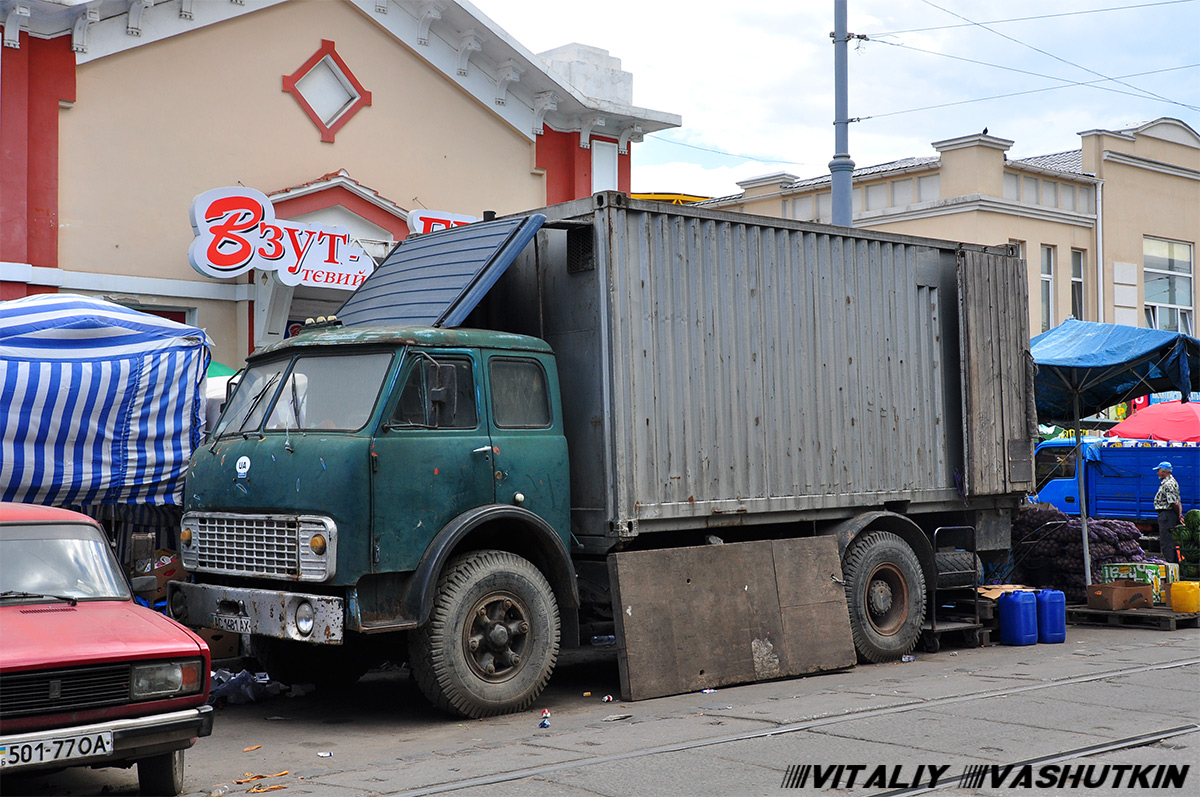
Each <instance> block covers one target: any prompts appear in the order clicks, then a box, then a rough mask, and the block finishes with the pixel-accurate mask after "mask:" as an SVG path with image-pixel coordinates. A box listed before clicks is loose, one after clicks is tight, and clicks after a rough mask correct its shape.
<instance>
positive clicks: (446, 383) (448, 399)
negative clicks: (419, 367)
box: [425, 362, 458, 426]
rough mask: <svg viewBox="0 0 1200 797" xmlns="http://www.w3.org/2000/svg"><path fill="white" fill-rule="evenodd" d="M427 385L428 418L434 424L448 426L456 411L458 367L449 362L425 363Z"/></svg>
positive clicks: (452, 420) (452, 421)
mask: <svg viewBox="0 0 1200 797" xmlns="http://www.w3.org/2000/svg"><path fill="white" fill-rule="evenodd" d="M425 384H426V385H428V386H429V392H428V395H429V419H430V420H431V421H432V422H433V425H434V426H449V425H450V424H452V423H454V415H455V413H456V412H458V369H457V368H455V367H454V366H453V365H452V364H450V363H435V362H426V363H425Z"/></svg>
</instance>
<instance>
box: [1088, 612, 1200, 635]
mask: <svg viewBox="0 0 1200 797" xmlns="http://www.w3.org/2000/svg"><path fill="white" fill-rule="evenodd" d="M1067 622H1068V623H1071V624H1072V625H1111V626H1122V625H1123V626H1137V627H1142V628H1155V629H1158V630H1159V631H1174V630H1175V629H1177V628H1196V627H1198V626H1200V614H1196V613H1192V614H1183V613H1180V612H1173V611H1171V610H1170V609H1165V608H1164V609H1159V608H1155V609H1122V610H1121V611H1116V610H1112V609H1089V608H1088V607H1087V606H1068V607H1067Z"/></svg>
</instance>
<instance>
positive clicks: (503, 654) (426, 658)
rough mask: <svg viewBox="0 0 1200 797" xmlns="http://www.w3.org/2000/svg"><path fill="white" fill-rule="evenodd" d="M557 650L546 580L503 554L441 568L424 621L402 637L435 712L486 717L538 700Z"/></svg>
mask: <svg viewBox="0 0 1200 797" xmlns="http://www.w3.org/2000/svg"><path fill="white" fill-rule="evenodd" d="M558 645H559V616H558V604H557V603H556V602H555V600H554V592H553V590H551V589H550V584H549V583H548V582H547V581H546V579H545V577H544V576H543V575H542V574H541V573H540V572H538V570H537V568H535V567H534V566H533V565H532V564H530V563H529V562H528V561H526V560H525V559H522V558H521V557H519V556H517V555H515V554H512V553H508V552H507V551H475V552H473V553H468V554H464V555H462V556H458V557H455V558H454V559H451V560H450V561H449V562H448V563H447V565H446V568H445V570H444V571H443V572H442V575H441V577H440V578H439V579H438V587H437V597H436V598H435V599H434V604H433V610H432V611H431V612H430V616H429V622H427V623H426V624H425V625H424V626H423V627H422V628H420V629H419V630H417V631H415V632H413V633H412V634H410V635H409V665H410V666H411V667H412V672H413V677H414V678H415V679H416V682H417V685H418V686H419V687H420V689H421V692H422V693H424V695H425V697H427V698H428V699H429V701H430V702H431V703H433V704H434V705H435V706H437V707H438V708H440V709H442V710H444V711H448V712H450V713H452V714H460V715H462V716H465V717H488V716H492V715H494V714H506V713H509V712H513V711H522V710H524V709H526V708H528V707H529V706H530V705H531V704H532V703H533V701H534V700H536V699H537V697H538V695H539V694H541V692H542V689H543V688H544V687H545V686H546V682H547V681H549V680H550V673H551V672H552V671H553V670H554V663H555V662H556V661H557V660H558Z"/></svg>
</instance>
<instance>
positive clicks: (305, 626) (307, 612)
mask: <svg viewBox="0 0 1200 797" xmlns="http://www.w3.org/2000/svg"><path fill="white" fill-rule="evenodd" d="M315 618H316V613H315V612H314V611H313V607H312V604H311V603H309V602H308V601H301V602H300V603H299V604H297V605H296V630H297V631H299V632H300V634H301V636H308V635H309V634H311V633H312V630H313V620H314V619H315Z"/></svg>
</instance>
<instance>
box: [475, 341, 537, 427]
mask: <svg viewBox="0 0 1200 797" xmlns="http://www.w3.org/2000/svg"><path fill="white" fill-rule="evenodd" d="M488 373H489V376H490V378H491V384H492V417H493V418H495V421H496V426H497V427H500V428H506V429H545V428H547V427H549V426H550V423H551V420H552V419H551V417H550V388H549V383H548V381H547V379H546V372H545V371H544V370H543V369H542V364H541V363H539V362H538V361H537V360H531V359H522V358H515V357H513V358H510V357H495V358H492V360H490V361H489V363H488Z"/></svg>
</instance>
